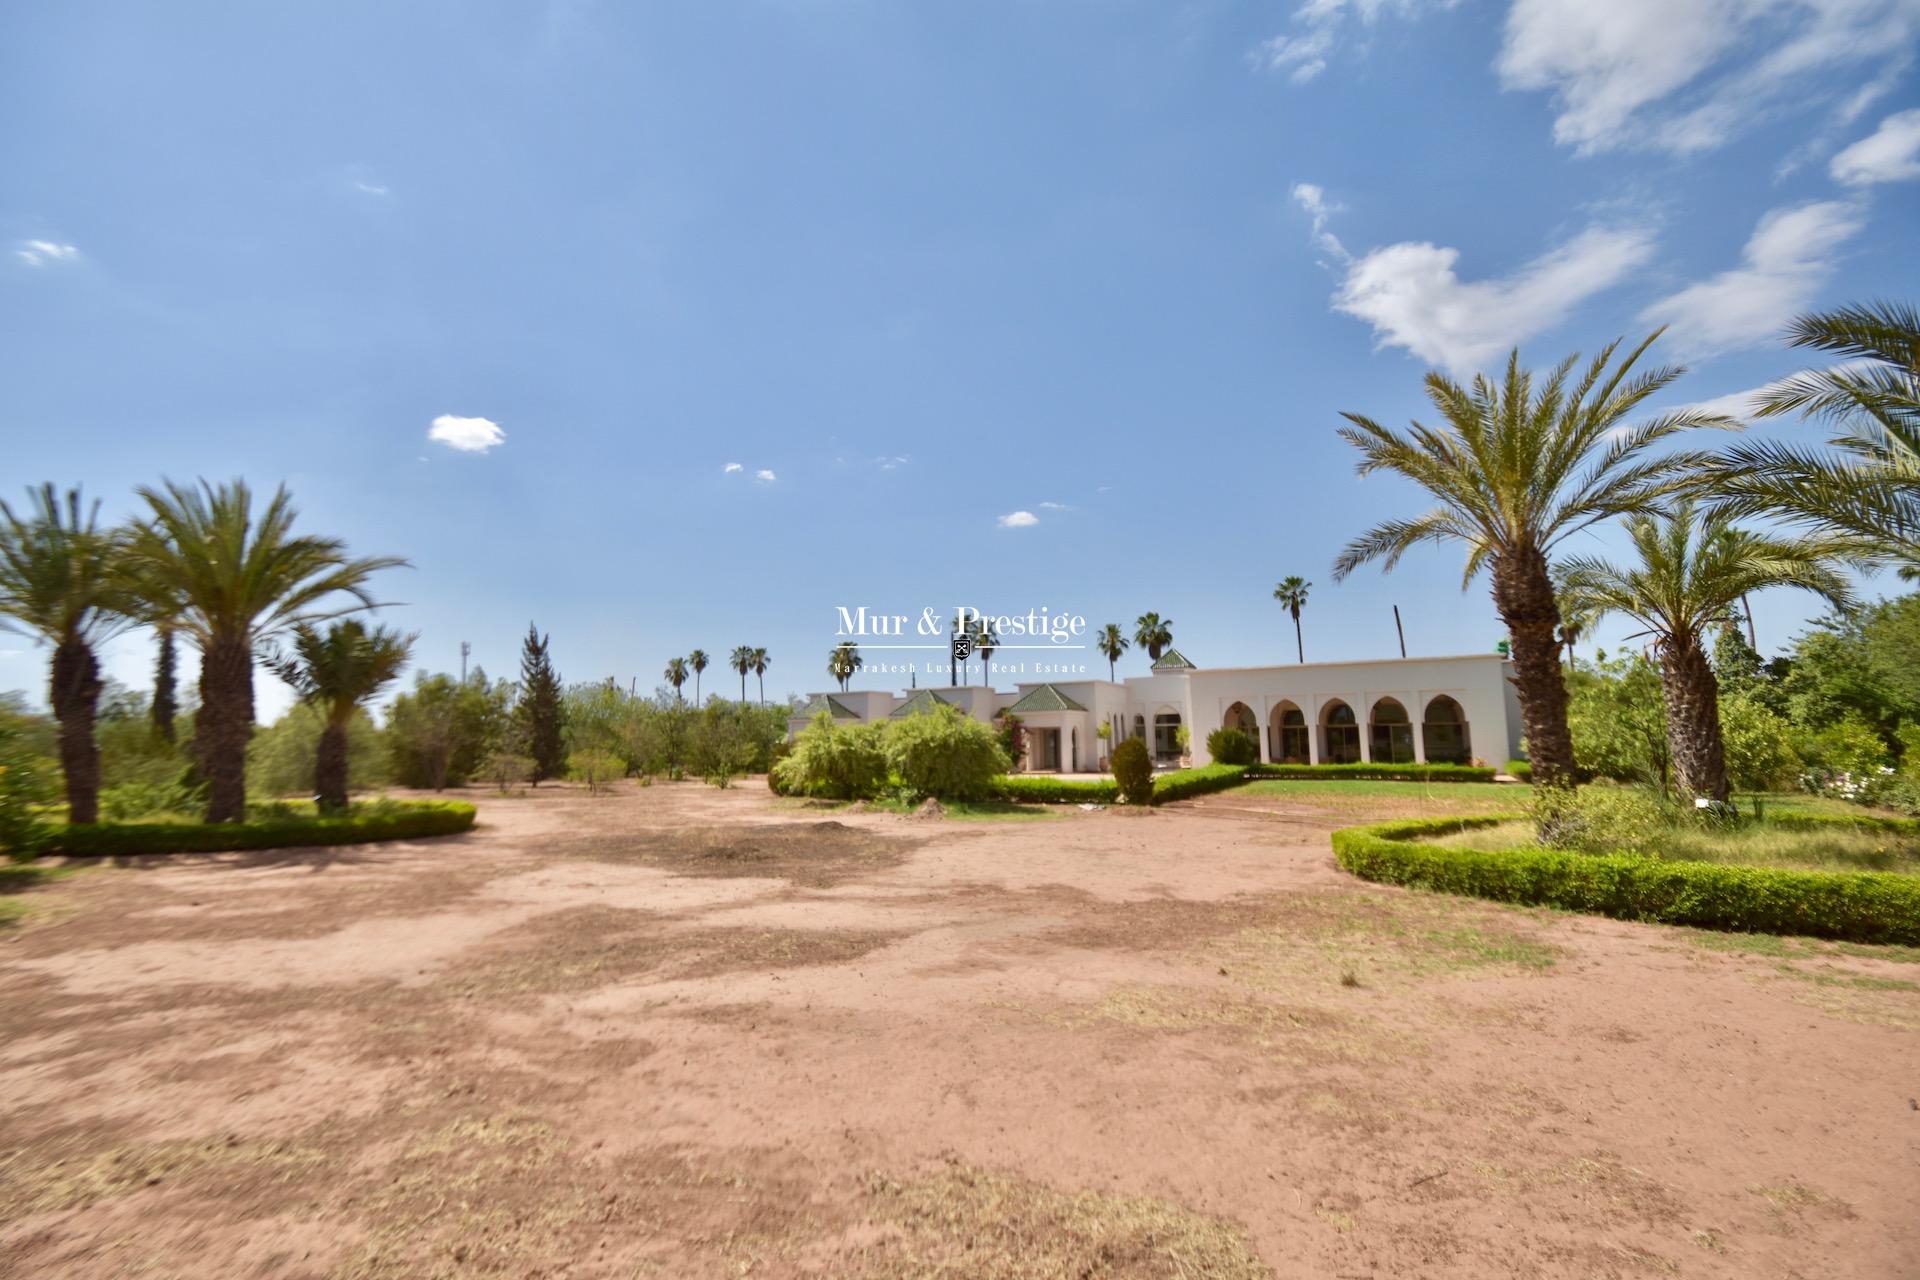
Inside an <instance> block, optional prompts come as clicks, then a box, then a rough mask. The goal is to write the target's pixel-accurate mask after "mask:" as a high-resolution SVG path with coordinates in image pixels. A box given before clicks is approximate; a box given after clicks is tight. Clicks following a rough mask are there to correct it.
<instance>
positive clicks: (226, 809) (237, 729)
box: [194, 635, 253, 822]
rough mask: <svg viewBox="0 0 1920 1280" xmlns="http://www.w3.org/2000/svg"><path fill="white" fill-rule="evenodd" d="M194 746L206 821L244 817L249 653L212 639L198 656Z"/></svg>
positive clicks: (227, 639) (242, 645)
mask: <svg viewBox="0 0 1920 1280" xmlns="http://www.w3.org/2000/svg"><path fill="white" fill-rule="evenodd" d="M194 724H195V727H194V744H195V746H196V747H197V748H198V750H199V755H200V767H201V769H202V770H204V771H205V773H206V775H207V785H208V797H207V821H208V822H238V821H240V820H241V819H242V818H244V817H246V814H247V742H248V740H249V739H250V738H251V737H252V736H253V650H252V649H251V648H250V647H249V646H248V645H247V643H246V641H244V640H242V639H240V638H239V637H237V636H231V635H216V636H215V637H214V638H213V639H212V640H211V641H210V642H209V643H208V644H207V647H206V652H204V653H203V654H201V656H200V716H199V719H197V720H196V721H195V722H194Z"/></svg>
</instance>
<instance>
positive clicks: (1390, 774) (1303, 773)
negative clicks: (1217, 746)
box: [1247, 763, 1497, 782]
mask: <svg viewBox="0 0 1920 1280" xmlns="http://www.w3.org/2000/svg"><path fill="white" fill-rule="evenodd" d="M1496 772H1497V770H1494V769H1487V768H1480V767H1476V766H1474V765H1470V764H1364V763H1363V764H1256V765H1254V766H1252V767H1251V768H1249V769H1248V770H1247V778H1248V779H1249V780H1252V779H1255V778H1289V779H1293V780H1295V781H1299V782H1305V781H1308V780H1311V779H1314V778H1353V779H1358V780H1364V781H1368V782H1492V781H1493V775H1494V774H1495V773H1496Z"/></svg>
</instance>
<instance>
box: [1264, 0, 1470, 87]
mask: <svg viewBox="0 0 1920 1280" xmlns="http://www.w3.org/2000/svg"><path fill="white" fill-rule="evenodd" d="M1453 3H1454V0H1307V2H1306V3H1305V4H1303V5H1301V6H1300V7H1299V8H1298V9H1295V10H1294V11H1293V23H1294V27H1295V29H1296V30H1295V33H1294V34H1292V35H1284V36H1275V37H1273V39H1271V40H1266V41H1262V42H1261V43H1260V44H1258V45H1256V46H1255V47H1254V49H1253V50H1252V52H1250V53H1249V54H1248V55H1247V60H1248V61H1250V62H1251V63H1253V65H1254V66H1256V67H1258V68H1260V69H1261V70H1263V71H1283V72H1285V73H1286V75H1287V79H1288V80H1290V81H1292V82H1293V83H1294V84H1306V83H1307V82H1308V81H1310V80H1312V79H1313V78H1314V77H1316V76H1318V75H1319V74H1320V73H1321V72H1322V71H1325V70H1326V69H1327V59H1328V57H1330V56H1331V55H1332V53H1333V51H1334V49H1335V48H1337V47H1338V46H1339V43H1340V41H1341V39H1342V37H1343V36H1344V35H1345V34H1346V30H1347V26H1348V18H1349V16H1350V15H1351V16H1352V17H1354V18H1357V19H1358V20H1359V22H1360V23H1361V25H1362V26H1363V27H1367V26H1372V25H1373V23H1374V22H1375V21H1376V20H1377V19H1378V18H1379V17H1380V15H1381V14H1382V13H1386V12H1392V13H1393V14H1395V15H1397V16H1399V17H1405V18H1410V17H1416V16H1418V15H1419V14H1420V12H1421V11H1422V10H1425V9H1451V8H1452V7H1453Z"/></svg>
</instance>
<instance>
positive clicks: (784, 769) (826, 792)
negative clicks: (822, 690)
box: [769, 711, 887, 800]
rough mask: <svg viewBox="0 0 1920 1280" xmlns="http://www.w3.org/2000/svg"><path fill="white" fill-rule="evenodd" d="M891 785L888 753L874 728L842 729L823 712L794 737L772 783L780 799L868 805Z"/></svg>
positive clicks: (776, 767) (775, 771) (774, 771)
mask: <svg viewBox="0 0 1920 1280" xmlns="http://www.w3.org/2000/svg"><path fill="white" fill-rule="evenodd" d="M886 780H887V753H886V750H885V749H884V747H883V746H882V745H881V742H880V731H879V729H878V728H877V727H875V726H873V725H866V724H858V725H839V724H835V723H834V721H833V717H832V716H830V715H828V714H827V713H826V712H824V711H822V712H821V713H820V714H819V715H817V716H815V717H814V718H813V722H812V723H811V724H809V725H808V726H807V727H806V728H804V729H802V730H801V731H800V732H799V733H798V734H796V735H794V739H793V744H792V746H791V747H790V748H789V750H788V752H787V755H786V758H785V759H783V760H781V761H779V763H777V764H776V765H774V768H773V777H772V778H771V779H770V780H769V781H770V782H771V783H775V784H777V788H778V790H779V791H780V793H781V794H782V795H802V796H822V797H825V798H827V799H832V800H870V799H872V798H873V797H874V796H875V795H877V794H879V791H880V787H881V785H882V784H883V783H885V782H886Z"/></svg>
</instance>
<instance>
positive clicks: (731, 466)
mask: <svg viewBox="0 0 1920 1280" xmlns="http://www.w3.org/2000/svg"><path fill="white" fill-rule="evenodd" d="M745 469H746V468H744V467H742V466H741V465H740V464H739V463H737V462H729V463H728V464H727V465H726V466H724V467H722V468H720V474H721V475H725V476H730V475H732V474H734V473H735V472H737V471H744V470H745Z"/></svg>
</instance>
